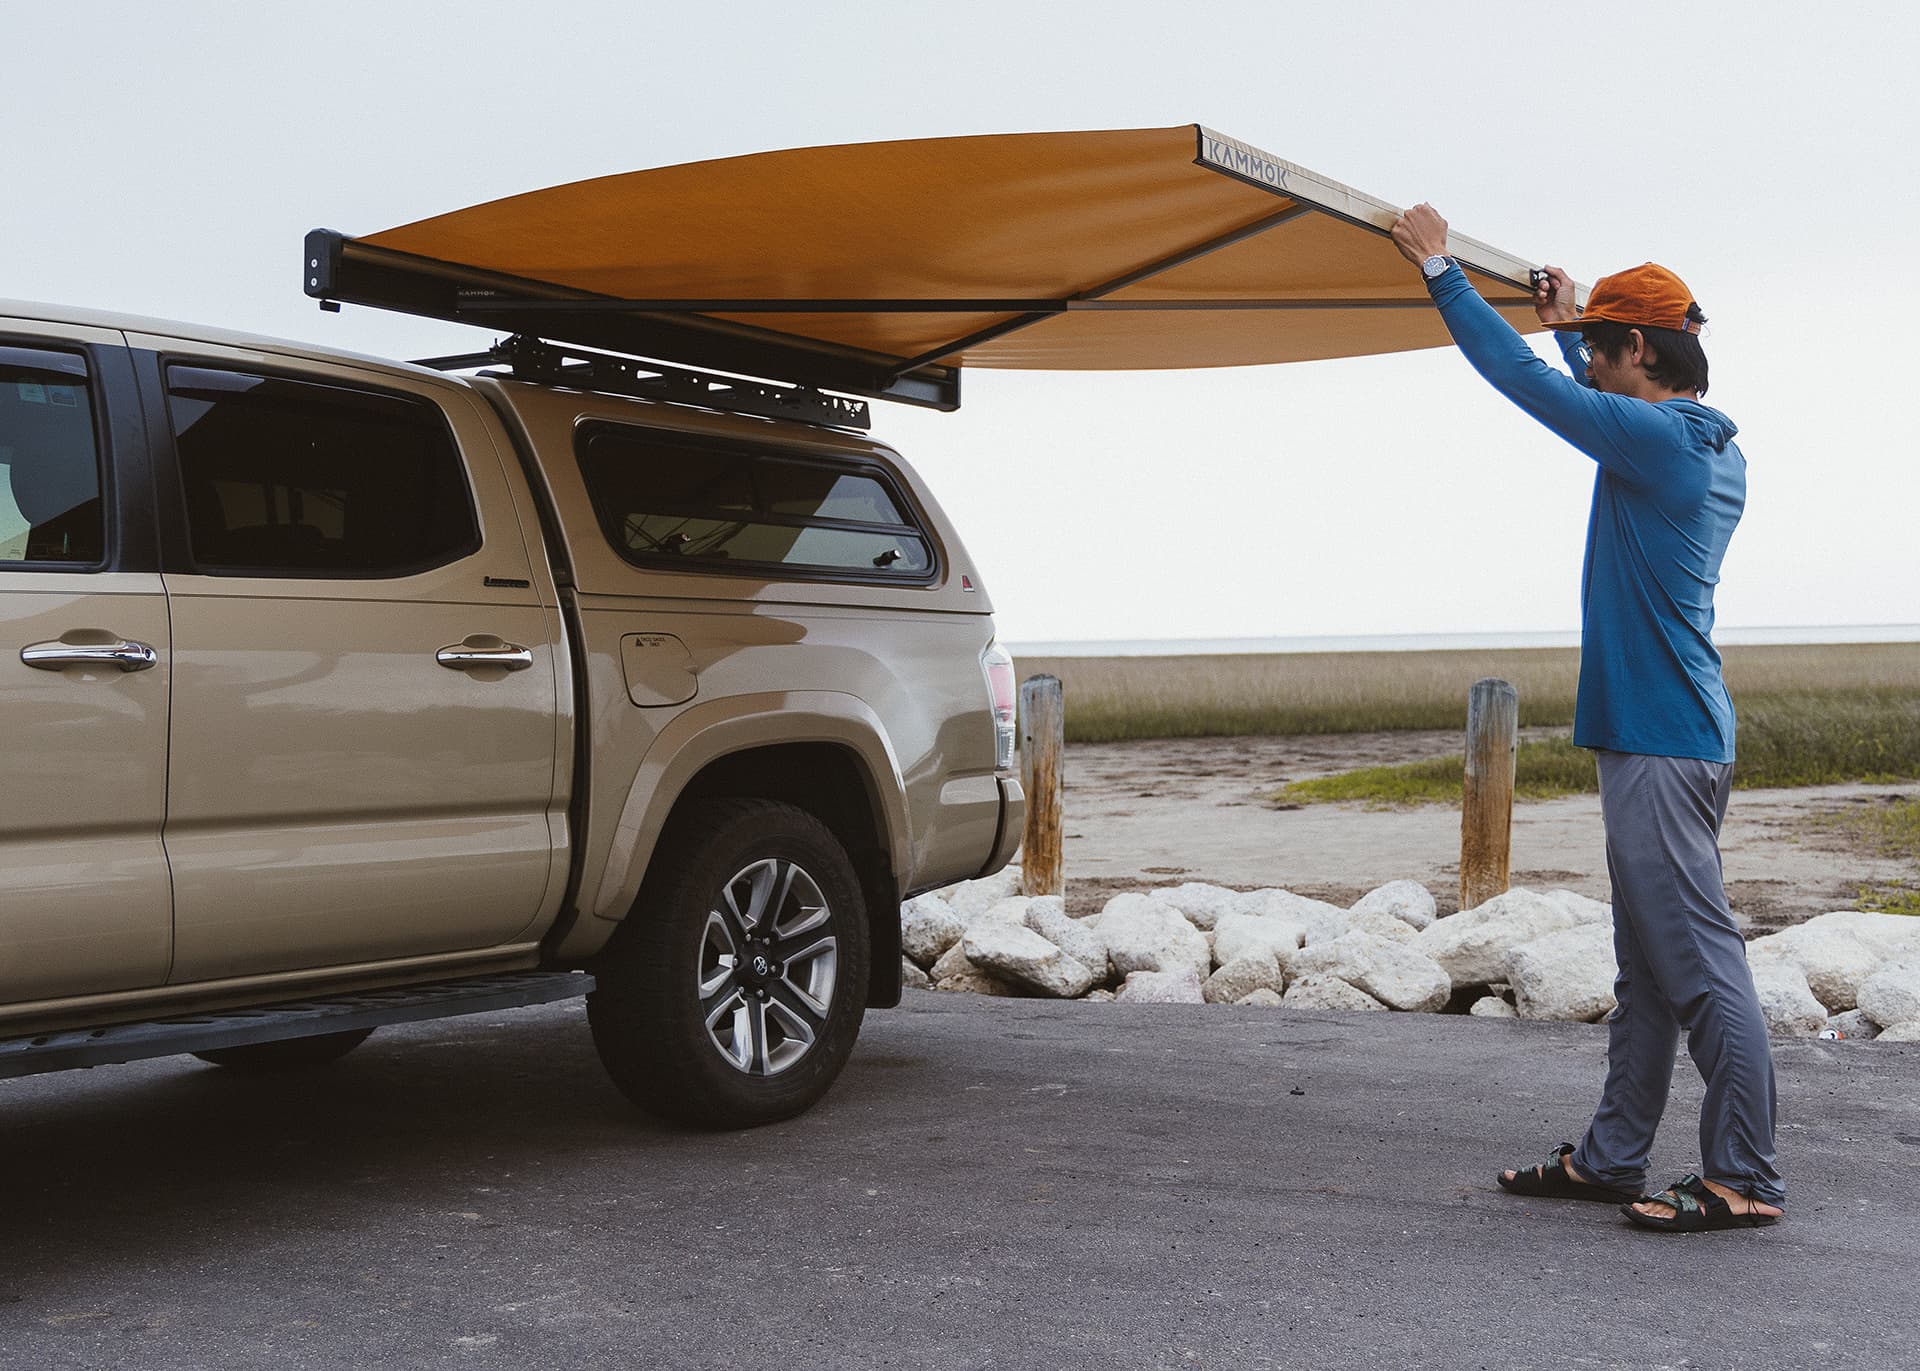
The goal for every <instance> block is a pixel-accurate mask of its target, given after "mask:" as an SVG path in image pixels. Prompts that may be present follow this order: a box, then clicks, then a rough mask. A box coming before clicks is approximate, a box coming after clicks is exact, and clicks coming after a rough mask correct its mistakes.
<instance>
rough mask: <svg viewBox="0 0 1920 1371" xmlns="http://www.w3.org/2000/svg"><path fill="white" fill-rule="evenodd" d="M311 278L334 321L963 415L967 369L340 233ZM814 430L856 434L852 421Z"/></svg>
mask: <svg viewBox="0 0 1920 1371" xmlns="http://www.w3.org/2000/svg"><path fill="white" fill-rule="evenodd" d="M302 266H303V267H304V268H305V269H304V270H303V271H302V272H301V273H300V277H301V281H302V283H303V288H304V289H305V291H306V293H307V294H308V295H309V296H311V297H313V298H314V299H316V300H318V301H320V304H321V308H323V309H325V308H329V307H331V308H336V309H337V308H338V307H339V305H340V303H342V302H344V303H347V304H352V305H367V306H369V307H371V308H374V309H390V310H397V311H399V312H400V313H403V314H413V315H418V316H421V317H423V318H428V319H446V320H449V321H451V322H454V323H460V324H477V325H479V326H480V327H482V328H494V329H499V330H501V331H502V332H506V333H512V334H515V335H520V336H527V337H534V338H539V339H543V340H546V341H547V342H548V343H550V344H555V345H559V344H565V345H570V346H573V347H580V348H603V349H606V350H607V351H610V352H616V353H621V354H624V355H625V356H628V357H649V358H651V357H657V358H661V359H663V360H665V361H667V362H671V363H674V364H676V365H677V366H685V367H695V368H700V367H704V368H711V369H713V370H715V371H723V372H730V373H735V374H737V375H741V376H752V377H760V378H764V380H766V381H768V382H784V383H786V384H788V385H791V386H794V387H798V388H800V389H801V390H803V391H828V390H831V391H839V392H841V393H843V394H847V395H859V396H866V397H869V398H871V399H876V400H897V401H899V402H901V403H903V404H910V405H921V406H924V407H926V408H929V409H940V410H954V409H958V408H959V407H960V368H959V367H955V366H943V365H940V364H938V363H925V364H921V365H908V364H906V363H905V362H904V361H903V359H901V358H899V357H892V356H888V355H886V354H884V353H877V352H868V351H866V350H864V349H860V348H852V347H842V346H837V345H835V344H832V343H825V342H821V341H819V340H817V339H813V338H802V337H799V336H797V335H794V334H790V333H781V332H778V331H776V330H773V329H766V328H756V327H752V326H750V325H746V324H738V323H733V322H731V321H729V320H726V319H716V318H713V317H711V316H709V315H704V314H699V313H693V312H685V311H677V312H662V311H655V310H647V309H646V308H644V303H645V302H642V303H641V305H640V306H636V305H634V304H630V303H628V302H625V301H620V300H616V299H614V298H612V297H609V296H605V295H597V294H595V293H593V292H591V291H583V290H571V289H568V288H566V287H562V286H555V285H551V284H549V283H548V282H545V281H534V280H529V279H527V278H526V277H521V276H512V275H507V274H504V273H501V272H494V271H484V270H481V269H480V268H478V267H468V266H461V265H460V264H458V263H454V262H441V261H437V260H435V259H433V258H431V257H420V256H416V255H414V254H412V253H407V252H396V251H394V250H393V249H391V248H379V247H373V246H371V245H370V244H367V243H362V242H360V241H358V240H357V239H353V238H349V237H347V236H346V235H345V234H343V233H339V232H336V231H335V230H332V229H315V230H313V232H311V233H309V234H308V235H307V238H306V252H305V254H304V257H303V260H302ZM648 365H651V364H648ZM567 384H573V383H572V382H568V383H567ZM731 384H733V385H735V386H738V385H739V384H741V383H739V382H733V383H731ZM692 403H695V404H708V405H712V404H713V401H712V400H711V399H709V400H695V401H693V402H692ZM782 412H783V413H785V412H786V411H782ZM816 422H832V423H835V424H837V425H841V426H845V425H847V423H848V421H847V420H846V419H845V418H837V419H833V420H824V421H816Z"/></svg>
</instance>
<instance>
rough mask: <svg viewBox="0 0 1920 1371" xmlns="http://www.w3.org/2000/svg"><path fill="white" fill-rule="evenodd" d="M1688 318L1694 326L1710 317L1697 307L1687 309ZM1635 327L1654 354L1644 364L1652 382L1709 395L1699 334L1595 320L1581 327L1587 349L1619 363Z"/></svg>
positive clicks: (1704, 356) (1703, 351)
mask: <svg viewBox="0 0 1920 1371" xmlns="http://www.w3.org/2000/svg"><path fill="white" fill-rule="evenodd" d="M1687 318H1688V319H1689V320H1690V321H1692V322H1693V323H1695V324H1704V323H1706V322H1707V316H1706V315H1704V314H1702V313H1701V312H1700V306H1698V305H1689V306H1688V307H1687ZM1636 328H1639V329H1640V336H1641V337H1642V338H1644V339H1645V340H1646V344H1647V348H1648V349H1649V351H1651V353H1652V354H1653V355H1652V356H1651V357H1649V358H1648V359H1647V360H1646V361H1644V362H1642V363H1641V366H1642V367H1643V368H1644V369H1645V370H1646V373H1647V376H1648V378H1649V379H1650V380H1653V381H1655V382H1657V383H1659V384H1660V385H1663V386H1666V387H1667V388H1668V389H1669V390H1691V391H1695V392H1698V393H1699V394H1701V395H1705V394H1706V393H1707V354H1706V352H1705V350H1704V349H1702V348H1701V346H1700V335H1698V334H1697V333H1684V332H1682V331H1681V330H1679V329H1673V328H1641V327H1640V325H1638V324H1616V323H1614V322H1612V321H1611V320H1608V319H1595V320H1594V321H1592V322H1591V323H1582V324H1581V325H1580V336H1581V337H1582V338H1584V339H1586V342H1587V346H1588V347H1590V348H1598V349H1599V350H1600V351H1601V352H1604V353H1606V354H1607V360H1608V361H1610V362H1618V361H1619V360H1620V354H1621V353H1623V352H1625V351H1626V350H1627V335H1628V334H1629V333H1630V332H1632V331H1633V330H1634V329H1636Z"/></svg>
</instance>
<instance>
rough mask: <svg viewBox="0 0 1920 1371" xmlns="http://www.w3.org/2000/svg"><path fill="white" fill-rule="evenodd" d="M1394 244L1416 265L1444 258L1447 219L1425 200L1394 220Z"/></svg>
mask: <svg viewBox="0 0 1920 1371" xmlns="http://www.w3.org/2000/svg"><path fill="white" fill-rule="evenodd" d="M1393 245H1394V246H1395V247H1397V248H1399V249H1400V255H1401V256H1402V257H1404V258H1406V259H1407V260H1408V261H1409V262H1411V263H1413V264H1414V265H1415V266H1416V267H1417V266H1419V265H1420V264H1421V263H1422V262H1424V261H1426V260H1427V258H1429V257H1445V256H1446V255H1447V221H1446V220H1445V219H1442V218H1441V217H1440V211H1439V210H1437V209H1435V208H1434V207H1433V206H1432V205H1429V204H1427V203H1425V202H1424V201H1423V202H1422V203H1420V204H1417V205H1415V206H1414V207H1413V208H1412V209H1410V210H1408V211H1407V212H1406V213H1405V214H1403V215H1401V216H1400V217H1399V218H1398V219H1396V220H1394V221H1393Z"/></svg>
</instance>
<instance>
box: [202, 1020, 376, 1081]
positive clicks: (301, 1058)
mask: <svg viewBox="0 0 1920 1371" xmlns="http://www.w3.org/2000/svg"><path fill="white" fill-rule="evenodd" d="M372 1036H373V1030H372V1029H371V1028H355V1029H350V1030H349V1031H347V1032H345V1033H318V1034H314V1035H313V1036H311V1037H306V1038H282V1039H281V1040H280V1041H278V1042H272V1043H248V1044H247V1045H246V1046H245V1047H220V1048H215V1049H214V1050H213V1051H211V1052H196V1053H194V1054H193V1055H194V1056H196V1057H198V1058H199V1059H200V1060H201V1061H203V1062H212V1063H213V1064H214V1065H215V1066H228V1067H233V1068H235V1069H237V1070H240V1071H293V1070H298V1069H299V1068H301V1067H303V1066H324V1065H326V1063H328V1062H332V1061H338V1060H339V1059H340V1058H342V1057H344V1056H346V1055H347V1053H349V1052H351V1051H353V1049H354V1048H356V1047H358V1046H360V1044H361V1043H363V1042H365V1041H366V1040H367V1039H368V1038H370V1037H372Z"/></svg>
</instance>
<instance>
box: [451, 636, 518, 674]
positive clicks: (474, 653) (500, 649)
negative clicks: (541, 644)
mask: <svg viewBox="0 0 1920 1371" xmlns="http://www.w3.org/2000/svg"><path fill="white" fill-rule="evenodd" d="M495 641H496V642H498V641H499V640H498V639H496V640H495ZM433 660H434V661H436V662H438V663H440V665H441V666H444V667H448V668H450V669H452V670H454V671H475V670H478V669H479V668H480V667H483V666H502V667H505V668H506V669H507V670H508V671H525V670H526V669H527V668H528V667H530V666H532V665H533V651H532V649H530V648H524V647H521V646H520V644H518V643H500V644H499V646H497V647H479V646H476V645H475V644H474V643H473V642H471V641H468V642H464V643H455V644H453V646H451V647H443V648H441V649H440V650H439V651H438V652H436V653H434V654H433Z"/></svg>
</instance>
